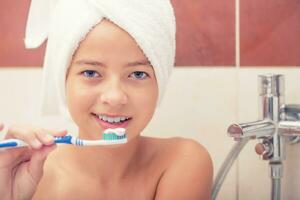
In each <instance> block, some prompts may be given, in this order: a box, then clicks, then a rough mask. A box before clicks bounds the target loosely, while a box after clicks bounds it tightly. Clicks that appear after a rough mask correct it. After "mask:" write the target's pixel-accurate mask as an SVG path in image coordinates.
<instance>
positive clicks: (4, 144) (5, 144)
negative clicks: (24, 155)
mask: <svg viewBox="0 0 300 200" xmlns="http://www.w3.org/2000/svg"><path fill="white" fill-rule="evenodd" d="M25 146H28V144H27V143H25V142H24V141H22V140H18V139H8V140H4V141H0V148H17V147H25Z"/></svg>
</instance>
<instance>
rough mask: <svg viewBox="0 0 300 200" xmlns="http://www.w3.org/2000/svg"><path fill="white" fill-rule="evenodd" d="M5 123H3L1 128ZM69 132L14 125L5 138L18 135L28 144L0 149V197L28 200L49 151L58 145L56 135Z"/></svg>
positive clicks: (40, 174) (0, 127)
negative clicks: (55, 139) (55, 140)
mask: <svg viewBox="0 0 300 200" xmlns="http://www.w3.org/2000/svg"><path fill="white" fill-rule="evenodd" d="M2 129H3V124H1V123H0V131H1V130H2ZM66 133H67V131H66V130H64V131H53V130H45V129H41V128H37V127H32V126H12V127H10V128H9V129H8V131H7V134H6V136H5V139H11V138H17V139H20V140H23V141H24V142H26V143H28V144H29V147H22V148H15V149H0V196H1V199H3V200H29V199H31V198H32V196H33V195H34V192H35V190H36V187H37V185H38V183H39V181H40V179H41V178H42V175H43V166H44V162H45V160H46V158H47V156H48V154H49V153H50V152H51V151H53V150H54V149H55V147H56V145H55V144H54V137H53V136H64V135H66Z"/></svg>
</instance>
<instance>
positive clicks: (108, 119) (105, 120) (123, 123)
mask: <svg viewBox="0 0 300 200" xmlns="http://www.w3.org/2000/svg"><path fill="white" fill-rule="evenodd" d="M92 115H93V117H94V118H95V120H96V122H97V123H98V124H99V125H100V126H102V127H103V129H108V128H126V127H127V126H128V124H129V122H130V120H131V119H132V118H130V117H123V116H122V117H121V116H109V115H97V114H92ZM104 116H105V117H104ZM118 118H119V119H120V118H121V119H122V120H112V119H118ZM124 118H125V119H124ZM116 121H117V122H116Z"/></svg>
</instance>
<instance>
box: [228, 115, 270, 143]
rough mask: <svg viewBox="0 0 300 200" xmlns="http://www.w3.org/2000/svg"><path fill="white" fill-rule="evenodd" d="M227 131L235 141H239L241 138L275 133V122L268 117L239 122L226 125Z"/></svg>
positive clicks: (262, 136)
mask: <svg viewBox="0 0 300 200" xmlns="http://www.w3.org/2000/svg"><path fill="white" fill-rule="evenodd" d="M227 133H228V135H229V136H230V137H233V138H234V140H236V141H239V140H241V139H243V138H250V139H261V138H267V137H270V136H272V135H273V134H274V133H275V124H274V123H273V122H272V121H271V120H268V119H265V120H258V121H254V122H248V123H241V124H232V125H230V126H229V127H228V129H227Z"/></svg>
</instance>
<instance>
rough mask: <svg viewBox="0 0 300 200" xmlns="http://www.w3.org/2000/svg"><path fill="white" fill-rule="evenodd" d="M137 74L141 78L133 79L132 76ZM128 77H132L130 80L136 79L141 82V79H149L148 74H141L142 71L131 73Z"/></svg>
mask: <svg viewBox="0 0 300 200" xmlns="http://www.w3.org/2000/svg"><path fill="white" fill-rule="evenodd" d="M137 73H139V74H141V73H142V74H143V76H142V77H140V78H137V77H133V76H134V75H136V74H137ZM130 77H132V78H134V79H138V80H143V79H146V78H148V77H149V74H148V73H146V72H142V71H135V72H132V73H131V74H130Z"/></svg>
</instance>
